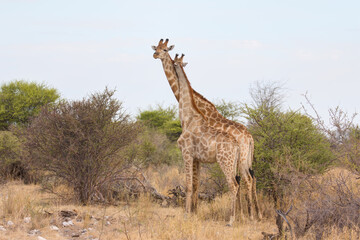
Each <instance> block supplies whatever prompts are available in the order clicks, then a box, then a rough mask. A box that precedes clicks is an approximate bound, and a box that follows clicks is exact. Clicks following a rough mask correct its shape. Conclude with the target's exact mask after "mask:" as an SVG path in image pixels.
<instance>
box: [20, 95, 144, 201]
mask: <svg viewBox="0 0 360 240" xmlns="http://www.w3.org/2000/svg"><path fill="white" fill-rule="evenodd" d="M113 95H114V91H110V90H108V89H106V90H105V91H104V92H103V93H97V94H92V95H91V96H90V97H89V98H88V99H83V100H81V101H72V102H66V101H63V102H61V103H59V104H58V105H57V106H54V107H45V108H43V109H42V111H41V112H40V113H39V115H38V116H37V117H36V118H35V119H34V120H33V121H32V123H31V125H30V126H29V128H28V129H27V131H26V133H25V139H26V143H25V146H26V147H27V149H28V151H29V153H30V159H29V160H30V163H31V164H32V165H33V166H34V167H36V168H37V169H39V170H44V171H46V172H48V173H50V174H52V175H53V176H55V177H56V178H58V179H59V180H61V181H64V182H65V183H66V184H67V185H69V186H71V187H72V188H73V189H74V192H75V194H77V197H78V199H79V200H80V202H81V203H83V204H87V203H88V202H89V201H90V200H91V199H92V198H94V196H95V195H96V194H100V192H99V190H100V189H103V188H104V186H110V185H111V184H112V183H114V182H116V179H117V176H118V174H119V173H120V172H121V168H122V164H123V163H124V161H125V160H124V156H123V155H122V150H124V148H125V147H126V146H128V145H129V144H130V143H131V142H132V141H133V140H134V139H135V138H136V136H137V133H138V127H137V125H136V124H134V123H132V122H130V120H129V116H128V115H126V114H125V113H124V111H123V110H122V103H121V102H119V101H118V100H115V99H114V98H113Z"/></svg>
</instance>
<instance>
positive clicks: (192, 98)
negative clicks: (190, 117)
mask: <svg viewBox="0 0 360 240" xmlns="http://www.w3.org/2000/svg"><path fill="white" fill-rule="evenodd" d="M178 66H179V67H180V69H181V71H182V72H183V74H184V77H185V80H186V83H187V84H188V86H189V90H190V98H191V104H192V105H193V107H194V108H195V111H197V112H198V113H199V114H200V115H201V116H202V117H203V118H204V119H205V120H207V117H206V116H205V115H204V113H202V112H201V111H200V110H199V108H198V107H197V106H196V104H195V100H194V89H193V88H192V87H191V84H190V81H189V79H188V78H187V76H186V73H185V71H184V68H183V67H182V66H181V64H179V65H178ZM178 77H179V76H178ZM203 98H204V97H203ZM204 99H205V98H204Z"/></svg>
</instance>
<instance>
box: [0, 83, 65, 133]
mask: <svg viewBox="0 0 360 240" xmlns="http://www.w3.org/2000/svg"><path fill="white" fill-rule="evenodd" d="M58 98H59V94H58V92H57V90H56V89H54V88H48V87H46V86H45V85H44V84H37V83H34V82H25V81H13V82H10V83H8V84H3V85H2V86H1V89H0V130H8V129H9V126H10V125H11V124H13V123H15V124H17V125H23V124H27V123H28V122H29V120H30V118H31V117H34V116H36V115H37V114H38V113H39V111H40V109H41V107H42V106H44V105H46V104H49V103H54V102H55V101H56V100H57V99H58Z"/></svg>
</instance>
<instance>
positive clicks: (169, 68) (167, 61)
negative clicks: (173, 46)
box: [161, 54, 179, 101]
mask: <svg viewBox="0 0 360 240" xmlns="http://www.w3.org/2000/svg"><path fill="white" fill-rule="evenodd" d="M161 62H162V65H163V68H164V72H165V75H166V78H167V80H168V82H169V85H170V87H171V90H172V91H173V93H174V95H175V98H176V100H177V101H179V84H178V78H177V75H176V72H175V68H174V62H173V60H172V59H171V57H170V55H169V54H167V56H166V58H164V59H161Z"/></svg>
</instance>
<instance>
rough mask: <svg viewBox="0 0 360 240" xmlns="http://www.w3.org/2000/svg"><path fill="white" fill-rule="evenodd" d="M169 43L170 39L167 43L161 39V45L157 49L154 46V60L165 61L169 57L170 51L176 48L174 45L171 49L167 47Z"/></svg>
mask: <svg viewBox="0 0 360 240" xmlns="http://www.w3.org/2000/svg"><path fill="white" fill-rule="evenodd" d="M168 42H169V39H166V40H165V42H164V40H163V39H160V41H159V44H158V45H157V47H155V46H152V49H154V50H155V53H154V55H153V56H154V58H160V59H163V58H165V57H166V56H167V53H168V51H170V50H172V49H173V48H174V45H171V46H170V47H168V46H167V44H168Z"/></svg>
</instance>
